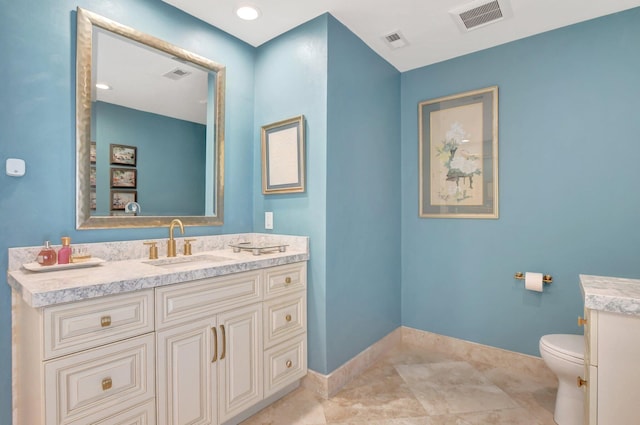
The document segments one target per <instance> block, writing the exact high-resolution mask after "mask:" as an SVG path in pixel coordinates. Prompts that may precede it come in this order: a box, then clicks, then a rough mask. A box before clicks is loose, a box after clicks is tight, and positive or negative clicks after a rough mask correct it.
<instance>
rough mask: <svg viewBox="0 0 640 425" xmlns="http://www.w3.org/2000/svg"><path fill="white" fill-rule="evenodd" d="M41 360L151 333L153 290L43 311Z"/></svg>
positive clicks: (64, 305)
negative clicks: (42, 357) (42, 351)
mask: <svg viewBox="0 0 640 425" xmlns="http://www.w3.org/2000/svg"><path fill="white" fill-rule="evenodd" d="M43 321H44V344H43V345H44V353H43V355H44V358H45V360H48V359H51V358H54V357H58V356H61V355H64V354H70V353H75V352H77V351H80V350H85V349H88V348H93V347H97V346H100V345H104V344H108V343H111V342H115V341H120V340H123V339H126V338H130V337H133V336H137V335H142V334H145V333H147V332H152V331H153V290H146V291H139V292H134V293H127V294H122V295H114V296H108V297H102V298H96V299H91V300H86V301H80V302H75V303H70V304H62V305H57V306H53V307H46V308H45V309H44V318H43Z"/></svg>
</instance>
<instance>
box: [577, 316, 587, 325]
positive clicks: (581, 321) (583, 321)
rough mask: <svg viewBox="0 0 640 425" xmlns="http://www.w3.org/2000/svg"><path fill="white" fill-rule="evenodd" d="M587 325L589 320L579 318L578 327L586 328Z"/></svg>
mask: <svg viewBox="0 0 640 425" xmlns="http://www.w3.org/2000/svg"><path fill="white" fill-rule="evenodd" d="M586 324H587V319H583V318H582V317H578V326H584V325H586Z"/></svg>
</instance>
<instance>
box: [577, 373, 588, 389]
mask: <svg viewBox="0 0 640 425" xmlns="http://www.w3.org/2000/svg"><path fill="white" fill-rule="evenodd" d="M577 383H578V388H580V387H583V386H586V385H587V381H585V380H584V379H582V378H581V377H579V376H578V379H577Z"/></svg>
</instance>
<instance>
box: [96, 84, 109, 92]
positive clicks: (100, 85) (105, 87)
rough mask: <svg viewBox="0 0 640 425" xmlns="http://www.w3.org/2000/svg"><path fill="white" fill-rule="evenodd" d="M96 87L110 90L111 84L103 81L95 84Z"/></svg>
mask: <svg viewBox="0 0 640 425" xmlns="http://www.w3.org/2000/svg"><path fill="white" fill-rule="evenodd" d="M96 88H97V89H100V90H111V86H110V85H109V84H105V83H98V84H96Z"/></svg>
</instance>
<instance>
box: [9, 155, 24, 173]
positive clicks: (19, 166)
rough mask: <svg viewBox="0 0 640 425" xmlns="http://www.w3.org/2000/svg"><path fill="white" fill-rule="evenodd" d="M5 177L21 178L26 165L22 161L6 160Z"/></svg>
mask: <svg viewBox="0 0 640 425" xmlns="http://www.w3.org/2000/svg"><path fill="white" fill-rule="evenodd" d="M6 169H7V176H11V177H22V176H24V173H25V170H26V165H25V163H24V160H23V159H18V158H7V166H6Z"/></svg>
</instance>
